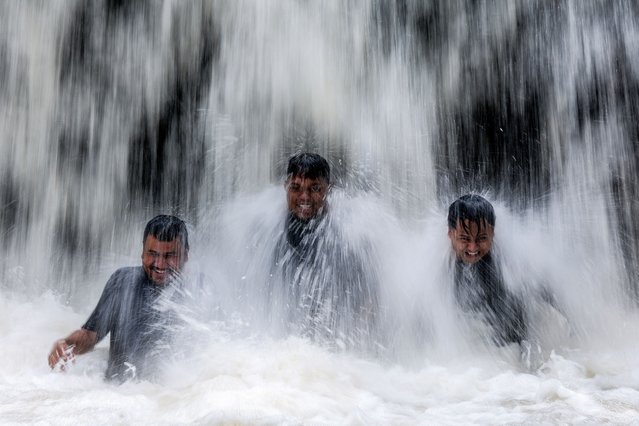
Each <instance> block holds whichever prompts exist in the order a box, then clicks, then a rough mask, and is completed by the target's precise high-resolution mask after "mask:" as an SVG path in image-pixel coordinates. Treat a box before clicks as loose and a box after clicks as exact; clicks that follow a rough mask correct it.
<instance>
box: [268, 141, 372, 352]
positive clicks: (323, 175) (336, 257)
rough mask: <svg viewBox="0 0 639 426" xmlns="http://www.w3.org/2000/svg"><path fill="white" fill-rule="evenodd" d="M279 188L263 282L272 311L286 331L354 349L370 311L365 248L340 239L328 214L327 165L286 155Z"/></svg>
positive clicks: (366, 337)
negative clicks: (281, 198) (267, 277)
mask: <svg viewBox="0 0 639 426" xmlns="http://www.w3.org/2000/svg"><path fill="white" fill-rule="evenodd" d="M285 188H286V198H287V206H288V213H287V217H286V221H285V229H284V233H283V235H282V238H281V239H280V241H279V242H278V244H277V247H276V253H275V260H274V265H275V266H274V270H273V271H272V274H271V276H272V279H271V282H270V286H269V293H270V299H271V305H272V311H278V312H276V315H283V317H281V318H280V319H281V320H284V322H285V325H284V327H285V328H286V329H288V330H291V329H293V330H296V331H298V332H299V333H300V334H302V335H305V336H309V337H311V338H313V339H316V340H317V339H319V340H324V341H329V342H335V343H337V345H338V346H342V347H362V346H364V345H366V344H367V343H366V342H369V341H370V338H371V337H372V336H371V334H372V331H373V328H374V327H375V321H374V318H375V315H376V312H377V309H378V302H377V298H378V295H377V293H378V291H377V278H376V276H375V272H374V270H375V264H374V261H373V260H372V257H371V256H370V254H371V253H370V252H371V249H370V246H369V245H366V244H360V243H359V242H356V241H346V239H345V238H344V236H343V235H342V232H341V231H340V229H339V226H338V225H339V224H338V223H336V222H335V221H334V218H333V216H332V215H331V214H329V212H328V203H327V201H326V198H327V195H328V193H329V190H330V167H329V165H328V162H327V161H326V160H325V159H324V158H323V157H321V156H320V155H317V154H312V153H302V154H298V155H295V156H293V157H292V158H291V159H290V160H289V163H288V169H287V179H286V184H285ZM278 308H282V309H281V310H278Z"/></svg>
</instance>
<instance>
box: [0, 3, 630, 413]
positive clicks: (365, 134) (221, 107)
mask: <svg viewBox="0 0 639 426" xmlns="http://www.w3.org/2000/svg"><path fill="white" fill-rule="evenodd" d="M638 49H639V4H637V3H636V2H632V1H627V2H625V1H616V2H600V1H594V0H593V1H559V2H543V1H512V2H491V1H475V2H466V1H445V0H441V1H410V0H406V1H398V2H391V1H388V2H386V1H373V0H370V1H356V0H349V1H337V0H335V1H323V2H320V1H299V0H298V1H293V0H280V1H241V0H238V1H232V2H231V1H192V2H183V1H164V2H153V1H140V2H127V1H116V0H103V1H91V2H87V1H79V0H78V1H73V0H66V1H46V2H42V1H35V0H34V1H24V2H14V1H10V0H0V108H1V109H0V255H1V257H0V347H2V353H3V356H2V358H1V362H0V423H2V424H105V425H106V424H109V425H111V424H154V425H156V424H167V425H175V424H291V425H296V424H366V425H368V424H384V425H386V424H397V425H402V424H405V425H412V424H637V423H639V358H638V357H637V353H638V350H639V343H637V342H639V321H638V320H639V315H638V311H637V302H638V300H639V299H638V294H639V286H638V284H637V282H638V281H637V278H638V277H639V275H638V274H639V273H638V272H637V271H639V245H638V243H637V241H639V227H638V226H637V224H636V221H635V217H636V215H637V213H638V212H639V205H638V202H639V201H638V198H637V193H638V189H639V179H637V177H638V176H637V165H638V161H639V157H638V156H637V152H639V150H638V149H637V141H638V140H639V124H638V123H639V122H638V121H637V120H636V117H637V113H638V112H639V108H638V107H639V55H637V52H638V51H639V50H638ZM301 150H309V151H315V152H318V153H320V154H322V155H324V156H325V157H326V158H327V159H328V160H329V162H330V164H331V166H332V170H333V172H334V180H335V189H334V190H333V191H332V193H331V194H330V196H329V206H330V210H329V218H330V220H331V226H333V227H334V234H335V235H338V236H339V238H341V240H340V241H341V244H343V245H346V246H348V247H349V249H351V250H352V251H353V252H355V253H358V254H359V255H360V258H364V259H366V263H365V266H366V270H367V271H369V272H370V271H373V272H374V275H375V277H376V281H377V282H378V285H379V302H378V303H379V312H378V313H377V316H376V326H375V328H374V330H369V331H368V333H367V335H366V345H364V347H357V345H351V344H350V342H349V338H350V337H352V336H349V335H348V330H346V331H344V330H341V331H342V333H341V334H340V333H335V335H334V336H333V337H332V338H326V339H318V340H312V339H309V338H308V336H306V335H305V334H303V333H295V332H290V330H289V329H288V328H287V327H286V324H285V326H283V327H281V325H282V324H281V323H282V321H279V320H281V319H282V317H278V316H277V313H275V315H273V312H272V311H273V309H272V306H279V305H278V304H277V303H275V304H273V305H271V304H270V303H271V302H273V301H267V300H266V298H265V297H264V288H265V286H267V285H268V282H269V280H270V279H272V276H271V273H272V263H271V260H272V252H273V250H274V249H275V246H276V242H277V239H278V238H279V237H281V234H282V232H283V228H282V227H283V221H284V216H285V211H286V206H285V192H284V189H283V186H282V182H283V181H282V175H283V170H284V168H285V165H286V161H287V159H288V157H289V156H290V155H291V154H293V153H295V152H299V151H301ZM469 191H476V192H482V193H485V194H487V197H488V198H490V199H491V200H492V201H494V204H495V208H496V212H497V228H496V236H495V245H496V248H495V250H496V252H497V254H498V257H499V259H500V263H501V266H502V269H503V273H504V278H505V280H506V281H507V283H508V285H509V286H510V287H512V289H513V290H514V291H518V292H520V293H522V294H523V295H524V296H525V300H526V301H527V302H526V303H527V310H528V311H529V312H530V316H531V318H532V322H531V326H530V327H531V333H532V335H533V336H534V345H533V347H531V350H530V351H529V352H527V353H525V354H524V355H525V356H524V357H523V359H521V358H520V354H519V353H518V350H517V349H516V348H513V347H508V346H506V347H495V346H494V345H492V344H490V342H489V341H488V340H487V339H486V335H485V333H484V332H483V331H482V330H481V329H478V325H477V324H474V323H473V322H472V321H466V320H464V319H463V318H461V317H460V315H459V312H458V311H457V309H456V307H455V304H454V303H453V302H452V301H451V288H452V282H451V271H450V254H449V242H448V240H447V237H446V221H445V210H446V207H447V206H448V204H449V203H450V202H451V201H452V200H454V199H455V198H456V197H458V196H459V195H461V194H463V193H465V192H469ZM158 213H176V214H179V215H181V216H182V217H184V218H185V219H186V220H187V222H188V223H189V226H190V233H191V240H192V241H191V253H190V261H189V265H188V268H189V271H190V272H194V273H198V274H204V275H205V276H206V277H208V279H209V281H210V282H212V283H213V284H212V286H211V288H210V290H211V291H210V292H209V294H208V297H205V298H201V299H199V300H194V301H193V302H192V303H191V304H187V305H186V306H183V307H180V308H179V309H182V310H181V311H180V314H181V315H182V318H183V319H184V320H185V323H186V324H187V325H188V326H187V327H185V328H184V329H181V330H179V333H178V334H179V336H178V338H176V339H175V342H176V343H175V344H176V346H178V347H174V348H172V350H167V355H166V359H165V361H164V362H163V363H162V365H160V368H159V371H160V373H159V375H158V376H157V377H156V378H155V379H154V380H152V381H131V382H127V383H124V384H122V385H120V386H117V385H114V384H110V383H107V382H105V381H104V380H103V372H104V369H105V367H106V360H107V357H108V342H102V343H101V344H100V345H99V346H98V347H97V349H96V350H95V351H93V352H91V353H89V354H87V355H83V356H81V357H79V358H78V359H77V360H76V362H75V364H72V365H69V366H68V368H67V371H66V372H65V373H62V374H61V373H58V372H51V371H50V369H49V367H48V366H47V364H46V355H47V353H48V351H49V350H50V347H51V345H52V343H53V341H54V340H55V339H57V338H60V337H62V336H65V335H67V334H68V333H69V332H70V331H72V330H74V329H76V328H78V327H79V326H80V325H82V324H83V323H84V321H85V320H86V318H87V316H88V314H89V313H90V311H91V310H92V309H93V307H94V306H95V303H96V302H97V299H98V297H99V295H100V293H101V291H102V288H103V286H104V283H105V282H106V279H107V278H108V277H109V275H110V274H111V273H112V272H113V271H114V270H115V269H116V268H118V267H120V266H125V265H138V264H139V263H140V260H139V255H140V252H141V234H142V229H143V227H144V224H145V222H146V221H147V220H148V219H149V218H150V217H152V216H154V215H155V214H158ZM322 272H324V271H322ZM327 273H328V272H327ZM542 288H545V289H548V290H550V291H551V292H552V293H553V294H554V296H555V299H556V304H557V307H558V308H559V311H561V312H559V311H558V310H555V309H553V308H551V307H549V306H548V305H544V304H543V303H539V302H538V298H536V294H537V292H538V291H540V290H541V289H542ZM276 302H280V304H282V302H283V301H281V300H280V301H276ZM284 304H285V301H284ZM273 316H275V321H272V319H273ZM274 323H275V324H274ZM325 331H326V332H328V333H329V334H330V332H331V331H334V330H330V329H329V330H325ZM353 346H354V347H353Z"/></svg>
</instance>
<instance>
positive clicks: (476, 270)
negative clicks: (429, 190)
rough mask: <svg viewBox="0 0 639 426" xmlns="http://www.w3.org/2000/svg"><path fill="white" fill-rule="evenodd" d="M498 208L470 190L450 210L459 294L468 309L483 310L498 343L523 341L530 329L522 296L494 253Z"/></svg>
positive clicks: (449, 229) (458, 301)
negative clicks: (506, 277) (510, 283)
mask: <svg viewBox="0 0 639 426" xmlns="http://www.w3.org/2000/svg"><path fill="white" fill-rule="evenodd" d="M494 227H495V212H494V209H493V206H492V205H491V204H490V203H489V202H488V201H487V200H486V199H485V198H483V197H481V196H479V195H475V194H468V195H464V196H462V197H460V198H459V199H457V200H456V201H455V202H454V203H452V204H451V205H450V207H449V210H448V237H449V238H450V241H451V244H452V249H453V251H454V253H455V257H456V261H455V298H456V300H457V303H458V305H459V306H460V307H461V309H462V310H463V311H464V312H468V313H476V314H479V317H480V318H481V319H482V320H483V321H485V322H486V323H487V324H488V325H489V326H490V327H491V328H492V330H493V335H492V339H493V340H494V341H495V343H497V344H498V345H504V344H508V343H513V342H516V343H519V344H521V343H522V341H523V340H524V339H526V334H527V329H526V322H525V318H524V308H523V304H522V302H521V300H520V299H519V298H518V297H516V296H515V295H514V294H513V293H512V292H511V291H510V290H508V289H507V288H506V286H505V285H504V282H503V279H502V274H501V271H500V270H499V267H498V265H497V263H496V262H495V261H494V260H493V258H492V255H491V248H492V243H493V237H494V233H495V230H494Z"/></svg>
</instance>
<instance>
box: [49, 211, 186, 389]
mask: <svg viewBox="0 0 639 426" xmlns="http://www.w3.org/2000/svg"><path fill="white" fill-rule="evenodd" d="M143 244H144V245H143V251H142V266H138V267H128V268H121V269H118V270H117V271H116V272H115V273H114V274H113V275H112V276H111V278H109V281H108V282H107V284H106V286H105V288H104V291H103V293H102V296H101V297H100V300H99V302H98V304H97V306H96V307H95V309H94V311H93V313H92V314H91V316H90V317H89V319H88V320H87V322H86V323H85V324H84V325H83V326H82V328H80V329H79V330H76V331H74V332H73V333H71V334H70V335H69V336H68V337H66V338H64V339H60V340H58V341H57V342H56V343H55V344H54V346H53V349H52V350H51V352H50V354H49V358H48V362H49V366H50V367H51V368H54V367H55V366H56V364H57V363H58V362H59V361H60V360H62V361H64V362H66V361H68V360H70V359H72V358H73V357H74V356H75V355H79V354H83V353H86V352H88V351H90V350H92V349H93V347H94V346H95V345H96V344H97V343H98V342H99V341H100V340H102V338H104V337H105V336H106V335H107V334H110V348H109V361H108V367H107V370H106V374H105V377H106V378H107V379H109V380H110V379H115V380H118V381H123V380H126V379H128V378H133V377H145V376H146V375H147V372H148V370H149V369H148V367H149V366H150V363H151V360H152V358H153V356H154V355H156V354H157V353H158V352H159V351H160V350H161V349H162V345H163V344H166V342H164V338H165V337H166V336H165V334H164V331H165V327H164V326H166V325H167V322H170V318H169V316H170V314H169V313H167V312H160V311H159V310H157V309H155V308H154V305H155V303H156V302H157V301H158V300H159V298H160V297H161V295H162V293H163V291H164V290H165V289H166V288H167V287H168V286H169V283H171V282H172V281H173V280H174V279H175V278H176V277H177V276H178V275H179V273H180V272H181V271H182V268H183V267H184V264H185V263H186V261H187V260H188V252H189V242H188V234H187V230H186V225H185V224H184V222H183V221H182V220H180V219H178V218H177V217H174V216H167V215H160V216H156V217H155V218H153V219H151V220H150V221H149V222H148V223H147V225H146V228H145V230H144V236H143Z"/></svg>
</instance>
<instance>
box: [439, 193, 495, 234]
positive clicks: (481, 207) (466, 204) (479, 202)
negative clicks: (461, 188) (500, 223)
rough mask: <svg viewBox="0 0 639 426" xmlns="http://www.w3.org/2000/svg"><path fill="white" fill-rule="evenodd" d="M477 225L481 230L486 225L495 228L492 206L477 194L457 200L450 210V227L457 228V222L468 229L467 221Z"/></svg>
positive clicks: (467, 195) (463, 196)
mask: <svg viewBox="0 0 639 426" xmlns="http://www.w3.org/2000/svg"><path fill="white" fill-rule="evenodd" d="M466 220H468V221H469V222H471V223H476V224H477V226H478V227H479V229H481V228H483V227H484V225H485V224H488V225H490V226H495V210H494V209H493V206H492V204H490V203H489V202H488V200H486V199H485V198H484V197H482V196H481V195H477V194H466V195H462V196H461V197H459V198H458V199H457V200H455V201H454V202H453V203H452V204H451V205H450V207H449V208H448V226H449V227H450V228H456V227H457V221H459V222H460V223H461V225H462V226H463V227H464V228H466V225H465V223H464V222H465V221H466Z"/></svg>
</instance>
